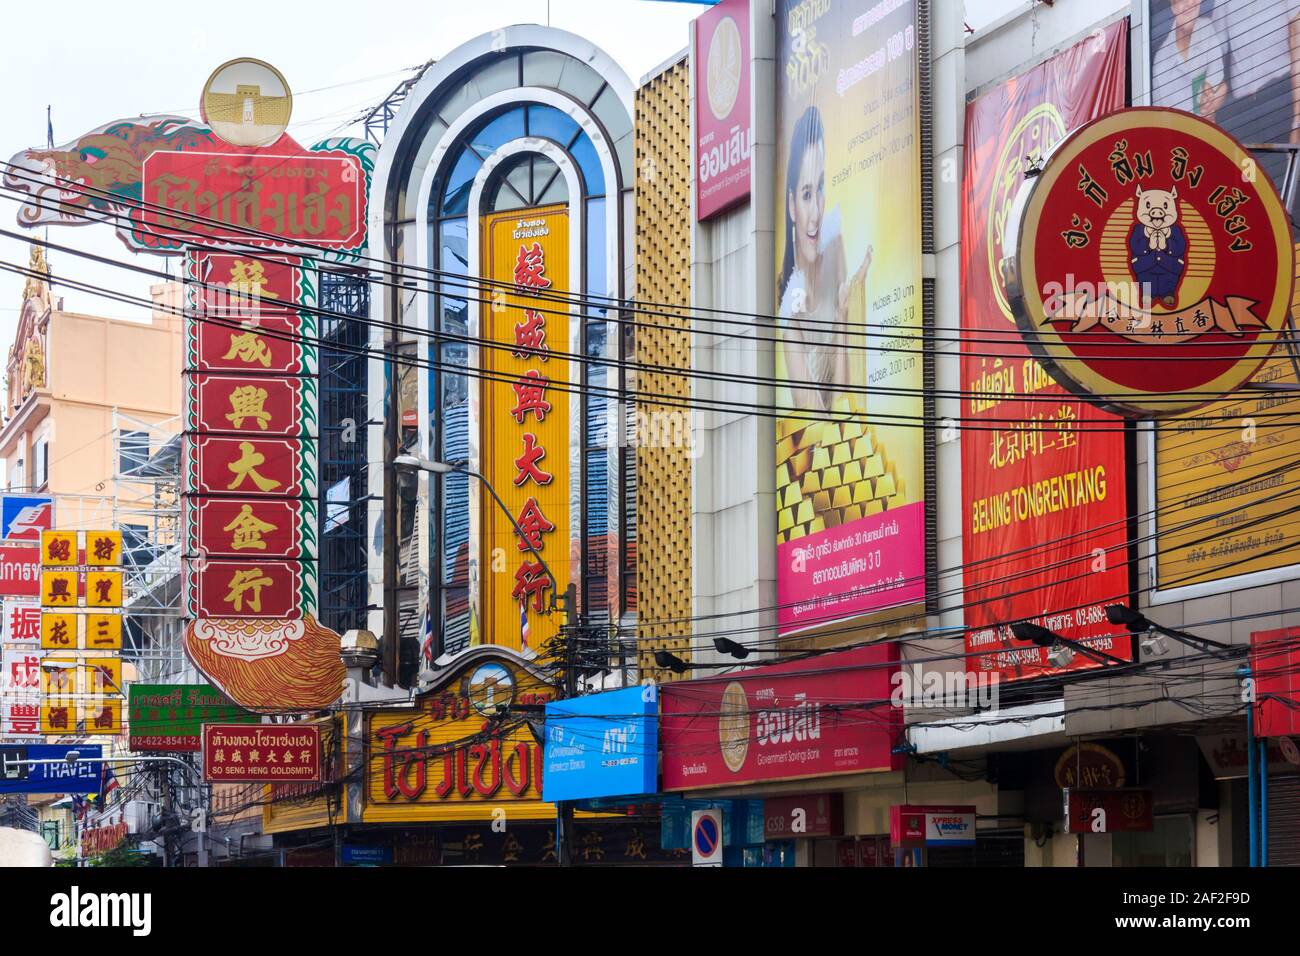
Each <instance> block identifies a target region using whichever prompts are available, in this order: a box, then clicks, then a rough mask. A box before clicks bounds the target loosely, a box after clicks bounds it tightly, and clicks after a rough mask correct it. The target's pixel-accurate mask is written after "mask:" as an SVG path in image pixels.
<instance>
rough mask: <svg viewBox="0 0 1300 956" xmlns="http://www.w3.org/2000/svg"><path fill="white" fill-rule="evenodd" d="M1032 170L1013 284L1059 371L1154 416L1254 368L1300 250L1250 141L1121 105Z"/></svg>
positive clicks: (1038, 346) (1030, 334)
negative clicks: (1246, 144)
mask: <svg viewBox="0 0 1300 956" xmlns="http://www.w3.org/2000/svg"><path fill="white" fill-rule="evenodd" d="M1032 183H1033V185H1032V187H1031V188H1030V189H1029V191H1028V194H1027V198H1026V199H1025V200H1024V205H1023V207H1022V215H1021V222H1020V233H1019V239H1018V243H1017V247H1016V248H1017V252H1016V257H1015V264H1014V267H1013V268H1012V269H1011V272H1010V274H1009V275H1010V281H1009V283H1008V292H1009V293H1010V298H1011V300H1012V304H1013V306H1014V307H1015V309H1016V318H1017V323H1018V324H1019V326H1020V329H1021V333H1022V335H1023V337H1024V340H1025V342H1026V344H1027V345H1028V346H1029V348H1030V349H1031V350H1032V351H1033V353H1034V355H1035V356H1036V357H1037V358H1038V359H1039V361H1040V362H1041V363H1042V365H1043V367H1044V368H1045V369H1047V371H1048V372H1049V373H1050V374H1051V375H1052V377H1053V378H1055V379H1056V380H1057V381H1059V382H1060V383H1061V384H1062V385H1064V386H1065V387H1066V388H1068V389H1070V390H1071V391H1073V392H1074V393H1075V394H1078V395H1080V396H1081V397H1084V398H1086V399H1088V400H1089V401H1092V402H1094V403H1096V404H1097V405H1099V406H1101V407H1102V408H1105V409H1107V410H1109V411H1114V412H1118V413H1121V414H1124V415H1128V416H1132V417H1140V418H1158V417H1162V416H1168V415H1174V414H1181V413H1183V412H1186V411H1188V410H1190V409H1194V408H1198V407H1200V406H1202V405H1205V404H1207V403H1209V402H1211V401H1214V400H1215V399H1218V398H1222V397H1223V396H1224V395H1225V394H1226V393H1228V392H1231V391H1233V390H1234V389H1236V388H1238V387H1240V386H1241V385H1243V384H1245V383H1246V382H1248V381H1249V380H1250V379H1251V377H1252V376H1253V375H1254V374H1255V372H1256V371H1257V370H1258V369H1259V367H1260V365H1262V364H1263V362H1264V361H1265V360H1266V359H1267V358H1268V356H1269V354H1270V353H1271V352H1272V351H1273V348H1274V346H1275V345H1276V344H1277V341H1278V337H1279V334H1280V332H1281V330H1282V329H1283V327H1284V324H1285V322H1286V320H1287V317H1288V315H1289V310H1290V305H1291V289H1292V284H1293V282H1294V279H1293V276H1294V261H1295V251H1294V248H1293V246H1292V243H1291V231H1290V227H1289V225H1288V222H1287V216H1286V210H1285V208H1284V207H1283V206H1282V203H1281V201H1280V200H1279V199H1278V196H1277V192H1276V190H1275V189H1274V188H1273V185H1272V183H1271V182H1270V181H1269V179H1268V176H1267V175H1266V174H1265V173H1264V172H1263V171H1262V170H1257V169H1256V164H1255V160H1254V159H1253V158H1252V157H1251V154H1250V153H1249V151H1247V149H1246V148H1245V147H1244V146H1242V145H1241V144H1240V143H1238V142H1237V141H1236V140H1235V139H1233V138H1232V137H1231V136H1229V135H1228V134H1227V133H1225V132H1224V131H1223V130H1221V129H1219V128H1218V127H1216V126H1214V125H1212V124H1210V123H1207V122H1205V121H1204V120H1202V119H1199V118H1197V117H1195V116H1193V115H1191V114H1189V113H1184V112H1181V111H1179V110H1171V109H1158V108H1153V107H1144V108H1136V109H1126V110H1120V111H1118V112H1115V113H1111V114H1110V115H1108V116H1105V117H1102V118H1101V119H1098V120H1095V121H1093V122H1091V123H1088V124H1087V125H1085V126H1083V127H1081V128H1080V129H1079V130H1077V131H1076V132H1075V133H1073V134H1072V135H1070V136H1069V137H1067V138H1066V139H1065V140H1064V141H1063V142H1062V143H1061V145H1060V147H1059V148H1058V149H1056V150H1055V152H1053V153H1052V155H1051V157H1050V159H1048V161H1047V163H1046V164H1045V165H1044V167H1043V169H1042V172H1041V173H1040V174H1039V175H1038V176H1036V177H1034V179H1033V180H1032Z"/></svg>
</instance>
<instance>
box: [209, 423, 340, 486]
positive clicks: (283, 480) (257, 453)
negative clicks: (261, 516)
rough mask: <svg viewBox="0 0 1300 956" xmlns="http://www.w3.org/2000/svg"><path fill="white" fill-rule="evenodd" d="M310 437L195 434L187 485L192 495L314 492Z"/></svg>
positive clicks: (313, 446)
mask: <svg viewBox="0 0 1300 956" xmlns="http://www.w3.org/2000/svg"><path fill="white" fill-rule="evenodd" d="M315 466H316V442H315V441H314V440H305V439H298V438H254V437H251V436H249V437H243V436H219V435H210V434H199V435H196V436H194V440H193V441H192V442H190V447H189V479H190V480H189V486H188V488H187V490H188V491H189V492H190V493H191V494H196V495H238V496H241V497H244V496H249V495H267V496H271V497H276V498H284V497H294V498H296V497H299V496H303V497H314V496H315V493H316V470H315Z"/></svg>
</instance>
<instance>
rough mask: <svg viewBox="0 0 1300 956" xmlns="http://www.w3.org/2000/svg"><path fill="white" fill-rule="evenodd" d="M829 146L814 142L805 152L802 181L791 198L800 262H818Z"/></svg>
mask: <svg viewBox="0 0 1300 956" xmlns="http://www.w3.org/2000/svg"><path fill="white" fill-rule="evenodd" d="M825 170H826V147H825V146H824V145H823V144H822V143H821V142H816V143H813V144H812V145H811V146H810V147H809V148H808V149H806V150H804V153H803V161H802V162H801V163H800V164H799V179H798V181H797V182H796V183H795V184H794V189H793V190H792V191H791V193H790V196H789V202H790V219H791V221H793V222H794V244H795V253H796V256H797V258H798V260H799V262H800V263H803V264H807V263H811V262H813V261H815V260H816V258H817V249H818V239H819V238H820V236H821V229H822V214H823V213H824V212H825V211H826V174H825Z"/></svg>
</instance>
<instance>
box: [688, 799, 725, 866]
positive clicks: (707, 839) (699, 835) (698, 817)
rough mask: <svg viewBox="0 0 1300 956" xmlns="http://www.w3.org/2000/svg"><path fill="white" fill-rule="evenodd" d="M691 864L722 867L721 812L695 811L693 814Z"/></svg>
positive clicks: (711, 810)
mask: <svg viewBox="0 0 1300 956" xmlns="http://www.w3.org/2000/svg"><path fill="white" fill-rule="evenodd" d="M691 863H692V865H694V866H722V811H721V810H717V809H710V810H695V811H693V812H692V813H691Z"/></svg>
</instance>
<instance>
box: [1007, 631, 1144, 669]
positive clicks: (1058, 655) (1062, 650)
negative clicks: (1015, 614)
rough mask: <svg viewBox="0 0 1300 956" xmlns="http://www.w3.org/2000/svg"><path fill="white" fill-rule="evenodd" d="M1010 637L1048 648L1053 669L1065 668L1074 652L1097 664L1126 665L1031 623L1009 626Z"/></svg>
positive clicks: (1085, 645) (1104, 653)
mask: <svg viewBox="0 0 1300 956" xmlns="http://www.w3.org/2000/svg"><path fill="white" fill-rule="evenodd" d="M1011 635H1012V636H1013V637H1014V638H1015V639H1016V640H1018V641H1029V642H1030V643H1032V644H1037V645H1038V646H1039V647H1046V648H1049V650H1048V652H1047V659H1048V661H1049V662H1050V663H1051V664H1052V666H1053V667H1065V666H1066V665H1067V664H1069V663H1070V661H1071V660H1073V659H1074V652H1076V651H1077V652H1078V653H1080V654H1082V655H1083V656H1084V657H1088V658H1091V659H1092V660H1094V661H1097V662H1098V663H1099V664H1128V663H1129V662H1128V661H1126V660H1124V659H1123V658H1122V657H1115V656H1114V655H1113V654H1107V653H1106V652H1105V651H1099V650H1096V649H1095V648H1092V647H1089V646H1088V645H1087V644H1083V643H1080V642H1079V641H1072V640H1070V638H1068V637H1062V636H1061V635H1060V634H1057V633H1056V632H1055V631H1052V630H1048V629H1047V628H1045V627H1043V626H1042V625H1039V624H1034V623H1032V622H1031V621H1017V622H1016V623H1014V624H1012V625H1011Z"/></svg>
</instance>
